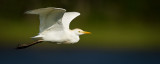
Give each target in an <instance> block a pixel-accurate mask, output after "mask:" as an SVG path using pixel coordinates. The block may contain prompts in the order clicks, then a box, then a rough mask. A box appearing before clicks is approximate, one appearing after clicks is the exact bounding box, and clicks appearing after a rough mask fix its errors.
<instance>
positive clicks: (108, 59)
mask: <svg viewBox="0 0 160 64" xmlns="http://www.w3.org/2000/svg"><path fill="white" fill-rule="evenodd" d="M0 64H160V53H159V52H155V51H143V52H142V51H113V50H112V51H111V50H93V49H92V50H89V49H87V50H85V49H60V50H46V51H45V50H38V51H35V50H30V49H23V50H15V49H12V50H1V51H0Z"/></svg>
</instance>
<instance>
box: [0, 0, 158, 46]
mask: <svg viewBox="0 0 160 64" xmlns="http://www.w3.org/2000/svg"><path fill="white" fill-rule="evenodd" d="M45 7H58V8H64V9H66V10H67V11H68V12H72V11H76V12H80V13H81V15H80V16H79V17H77V18H76V19H74V20H73V21H72V23H71V26H70V28H71V29H74V28H81V29H83V30H85V31H90V32H92V34H91V35H82V36H80V37H81V40H80V41H79V42H78V43H77V44H73V45H57V44H53V45H51V43H42V44H38V45H36V46H34V47H35V48H50V47H53V48H57V47H61V46H68V47H69V46H77V47H79V48H83V47H87V48H103V49H106V48H109V49H119V48H125V49H159V48H160V44H159V43H160V4H159V1H158V0H0V27H1V31H0V36H1V37H0V41H1V43H0V46H1V47H4V48H9V47H16V46H17V44H22V43H30V42H32V40H31V39H30V37H33V36H36V35H37V34H38V32H39V18H38V15H27V14H24V12H26V11H28V10H32V9H38V8H45Z"/></svg>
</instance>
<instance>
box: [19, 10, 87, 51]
mask: <svg viewBox="0 0 160 64" xmlns="http://www.w3.org/2000/svg"><path fill="white" fill-rule="evenodd" d="M26 13H27V14H38V15H39V18H40V29H39V30H40V32H39V34H38V35H37V36H35V37H33V39H34V40H36V41H35V42H33V43H31V44H22V45H19V46H18V47H17V48H18V49H21V48H26V47H29V46H32V45H34V44H37V43H40V42H43V41H49V42H54V43H57V44H73V43H77V42H78V41H79V39H80V38H79V35H82V34H90V32H87V31H83V30H81V29H78V28H77V29H73V30H70V29H69V25H70V22H71V21H72V20H73V19H74V18H76V17H77V16H79V15H80V13H79V12H66V10H65V9H62V8H55V7H47V8H40V9H35V10H31V11H27V12H26Z"/></svg>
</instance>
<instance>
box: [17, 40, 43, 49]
mask: <svg viewBox="0 0 160 64" xmlns="http://www.w3.org/2000/svg"><path fill="white" fill-rule="evenodd" d="M41 42H43V41H41V40H38V41H35V42H32V43H30V44H20V45H18V47H17V48H16V49H24V48H27V47H30V46H33V45H35V44H38V43H41Z"/></svg>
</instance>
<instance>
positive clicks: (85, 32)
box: [83, 31, 91, 34]
mask: <svg viewBox="0 0 160 64" xmlns="http://www.w3.org/2000/svg"><path fill="white" fill-rule="evenodd" d="M83 33H84V34H91V32H87V31H84V32H83Z"/></svg>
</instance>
